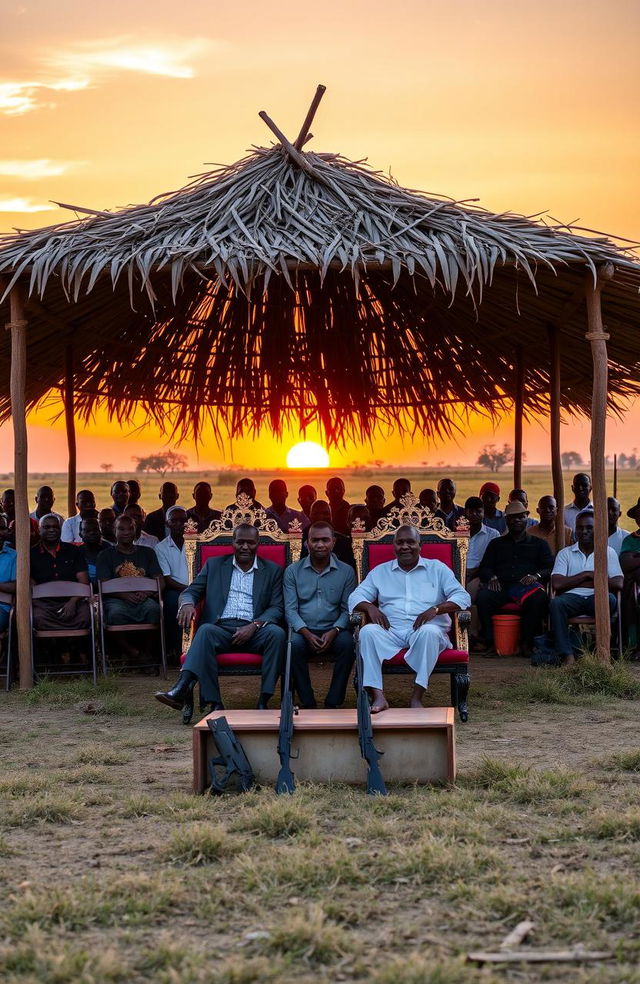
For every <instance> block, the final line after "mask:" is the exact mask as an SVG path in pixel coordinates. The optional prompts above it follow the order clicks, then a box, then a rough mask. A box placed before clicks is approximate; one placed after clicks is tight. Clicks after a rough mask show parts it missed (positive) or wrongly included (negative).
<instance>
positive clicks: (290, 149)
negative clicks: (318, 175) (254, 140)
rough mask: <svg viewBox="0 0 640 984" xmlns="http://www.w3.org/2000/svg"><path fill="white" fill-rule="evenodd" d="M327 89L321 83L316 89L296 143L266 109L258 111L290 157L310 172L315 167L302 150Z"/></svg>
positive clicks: (309, 135)
mask: <svg viewBox="0 0 640 984" xmlns="http://www.w3.org/2000/svg"><path fill="white" fill-rule="evenodd" d="M326 91H327V87H326V86H324V85H319V86H318V88H317V89H316V93H315V95H314V97H313V99H312V101H311V105H310V106H309V110H308V112H307V115H306V116H305V118H304V123H303V124H302V127H301V129H300V133H299V134H298V136H297V138H296V140H295V141H294V143H291V141H290V140H287V138H286V137H285V135H284V133H283V132H282V130H280V128H279V127H278V126H277V125H276V123H274V121H273V120H272V119H271V117H270V116H269V115H268V114H267V113H266V112H265V111H264V109H262V110H260V112H259V113H258V116H259V117H260V119H261V120H264V122H265V123H266V124H267V126H268V127H269V129H270V130H271V132H272V133H273V134H275V136H276V137H277V138H278V140H279V141H280V143H281V144H282V146H283V147H284V149H285V150H286V151H287V153H288V155H289V157H291V158H292V160H294V161H295V162H296V164H298V165H299V166H300V167H301V168H302V169H303V170H304V171H308V172H309V173H310V174H313V173H314V172H313V168H312V167H311V165H310V164H309V163H308V161H307V160H306V159H305V158H304V157H303V155H302V154H301V153H300V152H301V150H302V148H303V147H304V145H305V143H306V142H307V140H309V139H311V134H310V133H309V130H310V129H311V124H312V123H313V118H314V116H315V115H316V112H317V109H318V106H319V105H320V100H321V99H322V97H323V96H324V94H325V92H326Z"/></svg>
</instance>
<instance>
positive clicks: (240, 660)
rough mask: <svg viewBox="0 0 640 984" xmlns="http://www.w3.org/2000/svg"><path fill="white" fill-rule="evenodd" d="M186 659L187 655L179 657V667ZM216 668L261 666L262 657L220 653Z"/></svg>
mask: <svg viewBox="0 0 640 984" xmlns="http://www.w3.org/2000/svg"><path fill="white" fill-rule="evenodd" d="M186 658H187V654H186V653H183V654H182V656H181V657H180V663H181V665H183V664H184V661H185V660H186ZM218 666H219V667H221V668H222V667H225V668H229V667H234V666H262V656H261V655H260V653H220V655H219V656H218Z"/></svg>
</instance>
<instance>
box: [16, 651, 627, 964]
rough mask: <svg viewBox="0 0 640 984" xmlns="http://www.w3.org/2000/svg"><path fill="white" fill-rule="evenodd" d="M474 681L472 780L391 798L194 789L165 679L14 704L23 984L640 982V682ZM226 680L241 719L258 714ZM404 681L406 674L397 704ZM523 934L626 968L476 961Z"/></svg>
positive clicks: (394, 681)
mask: <svg viewBox="0 0 640 984" xmlns="http://www.w3.org/2000/svg"><path fill="white" fill-rule="evenodd" d="M314 672H315V673H316V680H317V682H318V689H319V691H320V692H324V691H323V688H326V686H327V684H328V678H329V668H328V667H324V668H322V667H321V668H316V669H315V670H314ZM472 674H473V684H472V690H471V694H470V708H471V719H470V721H469V722H468V724H466V725H460V724H458V725H457V749H458V768H459V772H458V780H457V782H456V784H455V786H454V787H451V788H448V787H446V786H443V787H436V788H417V787H414V786H405V787H403V786H396V787H394V788H392V789H391V795H390V796H389V797H387V798H385V799H382V798H367V796H366V795H365V794H364V792H363V790H362V789H361V788H349V787H346V786H333V787H320V786H313V785H301V786H299V788H298V790H297V791H296V793H295V794H294V795H293V796H292V797H276V796H275V794H274V793H273V791H272V790H271V789H259V790H256V791H252V792H251V793H249V794H246V795H237V794H227V795H225V796H222V797H220V798H214V799H212V798H210V797H209V796H208V795H206V796H204V797H194V796H192V795H191V794H190V779H191V734H190V729H188V728H185V727H183V726H182V725H181V724H180V723H179V720H178V715H177V714H176V713H175V712H171V711H170V710H169V709H168V708H166V707H162V706H160V705H159V704H157V703H156V702H154V701H153V699H152V697H151V694H152V692H153V691H154V690H155V689H156V686H157V681H155V680H153V679H150V678H144V677H133V676H131V677H111V678H109V679H108V680H106V681H102V682H101V683H100V685H99V687H98V689H97V691H94V689H93V687H92V686H91V685H90V684H89V683H88V682H87V681H86V680H78V681H70V682H66V683H55V682H52V681H47V680H45V681H43V682H42V683H41V684H40V685H39V686H38V687H37V688H36V689H35V690H34V691H32V692H30V693H19V692H15V691H14V692H12V693H11V694H8V695H7V694H5V693H2V694H0V721H1V725H0V727H1V731H2V737H1V741H2V761H3V769H2V774H1V776H0V884H1V885H2V892H1V894H2V901H1V904H0V979H1V980H2V981H3V984H36V982H37V984H66V982H74V984H76V982H77V984H102V982H123V984H124V982H127V984H129V982H138V981H140V982H143V981H145V982H146V981H149V982H154V984H155V982H159V984H258V982H260V984H262V982H269V981H274V982H278V984H280V982H282V984H294V982H301V984H311V982H314V984H329V982H337V981H347V982H351V981H366V982H373V984H462V982H465V984H466V982H472V984H473V982H479V984H480V982H482V984H491V982H500V981H509V982H514V984H515V982H527V984H529V982H531V984H533V982H538V981H554V982H555V981H567V982H585V984H586V982H589V984H594V982H595V984H609V982H611V984H613V982H621V981H624V982H626V984H634V982H635V984H638V982H640V971H639V970H638V959H639V957H640V938H639V936H638V932H637V927H638V924H639V922H640V878H639V873H640V871H639V869H640V739H639V736H638V708H639V699H638V695H639V694H640V673H638V670H637V669H636V668H635V667H630V668H629V667H627V666H626V665H625V664H623V665H622V666H621V667H617V668H615V669H614V670H613V671H612V672H611V673H605V672H602V671H601V670H600V669H599V668H598V667H594V666H592V665H590V664H588V663H586V664H585V665H584V666H583V667H582V668H580V669H579V670H577V671H576V672H575V673H573V672H564V673H560V672H558V671H533V670H532V669H531V668H530V667H529V666H528V664H526V663H524V662H523V661H522V660H521V659H516V658H513V659H504V660H500V661H497V660H482V659H476V660H474V661H473V665H472ZM223 684H224V686H223V689H224V696H225V700H226V702H227V706H229V707H233V706H247V700H249V701H253V700H254V699H255V696H256V694H255V693H254V692H253V691H254V689H255V682H253V681H251V682H249V683H247V682H243V681H241V680H233V679H229V678H227V679H225V680H224V681H223ZM407 688H408V682H407V680H406V679H404V680H403V679H402V678H391V680H390V682H389V685H388V690H389V693H390V696H391V698H392V700H393V702H394V703H404V701H405V700H406V698H407ZM249 691H250V692H249ZM349 699H350V700H351V699H352V694H351V693H350V694H349ZM428 701H429V702H430V703H432V704H442V703H446V682H445V681H442V680H440V679H436V680H435V681H434V682H433V685H432V687H430V690H429V693H428ZM354 740H355V739H354ZM275 754H276V749H275V743H274V755H275ZM382 766H383V768H384V760H382ZM293 768H294V770H295V762H294V763H293ZM363 776H364V765H363ZM522 919H531V920H532V921H533V922H534V923H535V929H534V930H533V932H532V933H531V935H530V937H529V938H528V940H527V941H526V942H525V943H524V944H523V947H524V948H525V949H526V948H527V947H532V948H536V949H539V948H550V949H563V948H566V947H570V946H573V945H575V944H578V943H582V944H584V945H585V946H586V947H587V948H588V949H590V950H605V951H610V953H611V954H612V955H611V957H610V958H609V959H607V960H604V961H602V962H598V963H594V964H584V965H580V964H561V963H552V964H542V965H539V964H538V965H536V964H526V963H520V964H516V965H506V966H504V967H502V968H492V967H490V966H488V965H485V966H484V967H481V966H479V965H477V964H475V963H469V962H467V961H466V955H467V954H468V953H469V952H472V951H475V950H492V951H495V950H496V949H497V947H498V946H499V944H500V941H501V940H502V939H503V938H504V937H505V936H506V935H507V933H508V932H509V931H510V930H511V929H513V927H514V926H515V925H516V924H517V923H518V922H519V921H520V920H522Z"/></svg>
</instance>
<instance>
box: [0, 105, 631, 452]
mask: <svg viewBox="0 0 640 984" xmlns="http://www.w3.org/2000/svg"><path fill="white" fill-rule="evenodd" d="M262 115H263V116H264V118H265V119H266V120H267V122H268V123H269V125H270V126H271V128H272V129H273V130H274V131H275V132H276V134H277V136H278V138H279V140H280V143H279V144H278V145H277V146H274V147H270V148H264V147H258V148H255V149H254V150H253V152H252V153H251V154H249V156H247V157H245V158H244V159H243V160H241V161H239V162H238V163H236V164H234V165H232V166H231V167H218V168H216V169H215V170H213V171H210V172H207V173H206V174H202V175H198V176H197V177H196V178H195V179H193V180H192V181H191V183H190V184H188V185H187V186H186V187H185V188H182V189H181V190H179V191H177V192H174V193H172V194H167V195H163V196H160V197H158V198H156V199H154V200H152V201H151V202H150V203H149V204H148V205H143V206H135V207H131V208H126V209H123V210H122V211H119V212H116V213H113V214H111V213H95V212H91V211H90V210H81V209H78V210H77V211H82V212H84V213H87V214H85V215H83V217H82V218H80V219H79V220H77V221H75V222H72V223H68V224H60V225H55V226H50V227H48V228H46V229H41V230H36V231H34V232H23V233H18V234H16V235H11V236H5V237H4V238H3V239H1V240H0V277H4V280H5V287H6V290H5V298H6V296H7V295H8V291H9V290H10V289H11V287H12V286H13V285H14V284H16V283H18V282H21V283H23V284H24V285H25V288H26V289H27V291H28V294H29V296H30V298H31V300H30V306H29V346H28V360H29V365H30V374H29V379H28V383H27V398H28V401H29V405H30V406H32V407H33V406H35V405H36V404H38V403H39V402H40V401H41V400H42V399H43V398H44V397H45V396H46V394H47V393H48V392H50V391H51V389H52V388H56V387H58V386H60V385H61V383H62V380H63V377H64V349H65V344H66V343H68V344H71V345H72V346H73V351H74V354H75V388H76V394H77V408H78V412H79V413H80V414H81V415H82V416H83V417H85V418H87V419H88V418H90V416H91V414H92V412H93V411H94V410H95V408H96V407H97V406H98V405H101V404H102V405H106V406H107V407H108V409H109V411H110V412H111V413H112V414H113V415H114V416H115V417H116V418H117V419H119V420H122V421H124V420H127V419H130V418H131V416H132V414H133V412H134V410H135V409H136V407H141V408H142V409H143V410H144V411H145V412H146V414H147V416H148V417H149V418H152V419H154V420H155V421H156V422H158V423H160V425H161V426H162V427H163V429H165V430H166V431H168V432H172V433H173V434H174V435H177V436H179V437H187V436H195V437H196V438H197V437H198V435H199V434H200V433H201V432H202V428H203V426H204V424H205V423H206V422H207V421H210V422H211V423H213V426H214V429H215V431H216V433H217V434H218V436H219V437H220V438H223V437H224V436H225V434H227V433H228V434H230V435H232V436H234V435H237V434H240V433H246V432H247V431H253V432H257V431H258V430H259V429H260V428H261V427H262V426H265V425H266V426H268V427H269V428H270V429H272V430H273V431H274V432H275V433H276V434H279V433H281V431H282V429H283V428H284V427H285V426H287V425H289V426H293V427H295V428H296V429H299V430H300V431H302V432H304V430H305V428H306V427H307V426H309V425H310V424H319V425H320V427H321V430H322V431H323V432H324V436H325V438H326V440H327V441H328V442H329V443H334V444H335V443H339V442H343V441H345V440H347V439H355V440H363V439H367V438H370V437H371V436H372V435H373V433H374V431H375V430H376V429H377V428H379V427H381V426H382V427H384V426H390V427H394V428H401V429H404V430H405V431H408V432H412V431H415V432H418V433H420V434H421V435H422V436H423V437H426V438H430V437H435V436H443V435H447V434H450V433H451V431H452V430H453V429H455V428H457V427H464V423H465V413H466V412H467V411H469V410H472V411H479V412H482V413H487V414H490V415H496V414H498V413H500V412H501V411H502V410H504V409H505V408H506V407H508V406H509V404H510V402H511V400H512V399H513V396H514V392H515V369H514V360H515V352H516V350H517V348H518V346H523V347H524V350H525V352H526V354H527V359H528V372H527V378H526V391H525V401H526V407H527V410H528V412H529V413H530V414H536V413H545V412H546V411H547V409H548V402H549V400H548V390H549V358H548V354H547V348H546V343H545V336H546V330H547V328H548V327H549V326H550V325H556V326H558V327H559V328H560V330H561V333H562V345H563V405H564V407H565V409H566V410H567V411H569V412H575V411H577V412H585V413H588V412H589V407H590V399H591V383H590V380H591V361H590V353H589V348H588V345H587V344H586V343H584V342H583V340H582V339H583V335H584V330H585V315H584V300H583V298H584V286H585V275H587V274H589V275H594V276H595V272H596V268H597V267H598V265H600V264H602V263H605V262H612V263H613V264H614V265H615V268H616V277H615V279H614V281H613V282H612V283H611V284H610V285H608V286H607V288H606V290H605V293H604V295H603V305H604V315H605V322H606V324H607V326H608V328H609V330H610V331H611V335H612V338H611V345H610V358H611V364H610V400H611V405H612V406H613V407H614V408H619V407H620V406H621V405H622V404H623V402H624V400H625V398H627V397H630V396H633V395H635V394H636V393H637V392H638V391H640V382H639V381H638V379H637V378H636V377H637V372H636V370H637V368H638V366H639V365H640V334H639V332H638V327H639V324H638V323H639V320H640V318H639V313H640V307H639V304H638V285H639V284H640V266H639V265H638V263H637V262H636V260H635V258H634V256H633V254H632V252H631V251H629V250H628V249H625V248H623V247H621V246H620V245H618V244H616V243H615V242H613V241H611V240H609V239H607V238H605V237H602V236H598V237H595V236H592V235H578V234H576V230H573V229H570V228H567V227H564V226H560V225H557V224H553V225H551V224H548V223H545V222H543V221H540V220H535V219H534V218H531V217H525V216H520V215H515V214H512V213H504V214H501V215H494V214H491V213H489V212H487V211H485V210H483V209H481V208H479V207H477V206H476V205H474V204H473V203H469V202H467V203H462V202H456V201H453V200H451V199H448V198H442V197H436V196H433V195H424V194H421V193H418V192H415V191H408V190H406V189H403V188H401V187H399V186H398V185H397V184H396V183H395V182H394V181H392V180H390V179H389V178H387V177H385V176H383V175H382V174H380V173H379V172H375V171H373V170H371V169H370V168H369V167H367V166H366V164H365V163H364V162H362V161H360V162H351V161H348V160H345V159H344V158H343V157H341V156H339V155H337V154H320V153H311V152H304V151H303V150H302V149H301V148H302V146H303V145H304V143H305V139H306V135H307V133H306V130H308V126H307V125H306V124H305V127H303V130H302V131H301V134H300V136H299V138H298V140H297V141H296V142H295V144H292V143H290V142H289V141H288V140H287V139H286V137H284V135H283V134H281V133H280V131H279V130H278V129H277V127H275V125H274V124H273V123H272V122H271V121H270V120H269V119H268V117H266V114H262ZM66 207H70V206H66ZM582 231H583V232H586V231H587V230H582ZM5 303H6V302H5ZM2 313H5V312H2ZM5 320H6V318H5ZM0 359H1V363H0V364H1V367H2V375H1V376H0V419H3V418H6V417H7V416H8V415H9V412H10V407H9V394H8V362H9V351H8V340H7V339H6V338H3V339H2V341H1V342H0Z"/></svg>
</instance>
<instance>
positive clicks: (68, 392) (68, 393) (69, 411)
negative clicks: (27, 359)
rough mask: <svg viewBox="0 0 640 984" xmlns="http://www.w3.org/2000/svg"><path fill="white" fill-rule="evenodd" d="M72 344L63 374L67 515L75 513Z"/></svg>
mask: <svg viewBox="0 0 640 984" xmlns="http://www.w3.org/2000/svg"><path fill="white" fill-rule="evenodd" d="M73 383H74V377H73V346H72V345H71V343H69V344H68V345H67V347H66V351H65V375H64V422H65V425H66V428H67V448H68V452H69V464H68V470H67V516H75V514H76V471H77V468H76V422H75V418H74V399H73Z"/></svg>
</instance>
